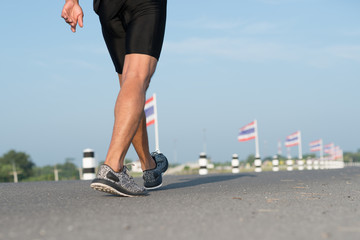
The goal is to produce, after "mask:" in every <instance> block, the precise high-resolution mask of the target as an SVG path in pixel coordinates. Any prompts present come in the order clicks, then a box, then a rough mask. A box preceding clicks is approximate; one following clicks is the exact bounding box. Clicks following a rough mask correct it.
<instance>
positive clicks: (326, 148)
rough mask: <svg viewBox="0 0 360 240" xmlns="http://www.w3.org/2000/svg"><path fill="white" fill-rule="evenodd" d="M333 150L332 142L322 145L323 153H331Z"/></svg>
mask: <svg viewBox="0 0 360 240" xmlns="http://www.w3.org/2000/svg"><path fill="white" fill-rule="evenodd" d="M333 151H334V143H329V144H326V145H324V153H327V154H332V153H333Z"/></svg>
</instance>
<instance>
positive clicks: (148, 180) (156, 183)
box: [143, 152, 169, 190]
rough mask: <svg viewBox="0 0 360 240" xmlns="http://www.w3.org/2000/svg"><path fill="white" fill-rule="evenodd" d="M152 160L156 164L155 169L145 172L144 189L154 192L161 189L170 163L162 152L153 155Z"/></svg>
mask: <svg viewBox="0 0 360 240" xmlns="http://www.w3.org/2000/svg"><path fill="white" fill-rule="evenodd" d="M151 156H152V158H153V159H154V161H155V163H156V167H155V168H154V169H150V170H145V171H144V172H143V179H144V187H145V189H147V190H152V189H156V188H159V187H161V185H162V175H163V174H164V173H165V171H166V170H167V169H168V166H169V162H168V160H167V158H166V157H165V156H164V154H162V153H160V152H153V153H151Z"/></svg>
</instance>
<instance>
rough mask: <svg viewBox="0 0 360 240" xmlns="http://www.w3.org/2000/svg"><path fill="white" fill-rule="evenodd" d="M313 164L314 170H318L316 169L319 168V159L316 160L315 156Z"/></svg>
mask: <svg viewBox="0 0 360 240" xmlns="http://www.w3.org/2000/svg"><path fill="white" fill-rule="evenodd" d="M313 164H314V170H318V169H319V160H317V159H316V158H314V160H313Z"/></svg>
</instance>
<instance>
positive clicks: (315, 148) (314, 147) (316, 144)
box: [309, 139, 322, 152]
mask: <svg viewBox="0 0 360 240" xmlns="http://www.w3.org/2000/svg"><path fill="white" fill-rule="evenodd" d="M309 146H310V151H311V152H320V151H321V148H322V140H321V139H319V140H316V141H312V142H310V144H309Z"/></svg>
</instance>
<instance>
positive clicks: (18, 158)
mask: <svg viewBox="0 0 360 240" xmlns="http://www.w3.org/2000/svg"><path fill="white" fill-rule="evenodd" d="M13 166H15V168H16V171H17V172H18V178H19V181H21V180H23V179H25V178H29V177H31V176H33V175H34V172H33V167H34V166H35V164H34V163H33V162H32V161H31V158H30V156H29V155H28V154H26V153H25V152H16V151H15V150H10V151H9V152H7V153H5V154H4V155H3V156H2V157H0V181H2V182H12V181H13V176H11V175H10V174H11V172H12V171H13Z"/></svg>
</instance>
